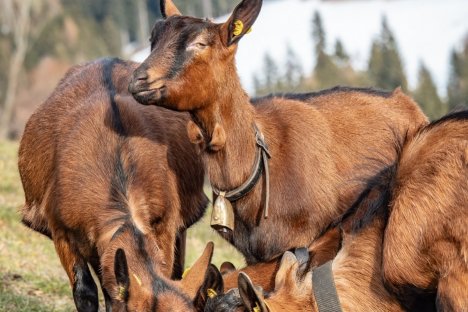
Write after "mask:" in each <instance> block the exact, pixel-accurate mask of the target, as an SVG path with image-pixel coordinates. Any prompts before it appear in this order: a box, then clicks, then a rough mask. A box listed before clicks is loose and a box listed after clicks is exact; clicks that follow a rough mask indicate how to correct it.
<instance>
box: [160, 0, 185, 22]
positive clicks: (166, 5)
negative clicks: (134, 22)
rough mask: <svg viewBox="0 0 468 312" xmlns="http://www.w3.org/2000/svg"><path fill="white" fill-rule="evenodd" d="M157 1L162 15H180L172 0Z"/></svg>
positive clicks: (166, 16) (165, 16)
mask: <svg viewBox="0 0 468 312" xmlns="http://www.w3.org/2000/svg"><path fill="white" fill-rule="evenodd" d="M159 3H160V7H161V14H162V17H164V18H168V17H171V16H174V15H182V14H181V13H180V11H179V9H177V7H176V6H175V4H174V2H172V0H161V1H160V2H159Z"/></svg>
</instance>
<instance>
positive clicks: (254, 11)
mask: <svg viewBox="0 0 468 312" xmlns="http://www.w3.org/2000/svg"><path fill="white" fill-rule="evenodd" d="M261 5H262V1H261V0H255V1H252V0H250V1H248V0H244V1H242V2H241V3H240V4H239V5H238V6H237V7H236V9H235V10H234V12H233V14H232V16H231V18H230V19H229V20H228V21H227V22H226V23H222V24H216V23H213V22H211V21H209V20H206V19H199V18H193V17H188V16H181V15H180V13H179V11H178V10H177V9H176V8H175V6H174V4H173V3H172V1H171V0H161V8H162V14H163V16H164V17H165V19H164V20H162V21H158V22H156V24H155V25H154V27H153V30H152V33H151V39H150V40H151V54H150V56H149V57H148V58H147V59H146V60H145V61H144V62H143V63H142V64H141V65H140V66H139V67H138V68H137V69H136V70H135V72H134V73H133V77H132V81H131V82H130V85H129V91H130V92H131V93H132V94H133V96H134V97H135V99H136V100H137V101H139V102H140V103H142V104H156V105H159V106H164V107H166V108H170V109H174V110H179V111H191V110H197V109H201V108H203V107H204V106H206V105H209V103H212V102H213V101H214V100H213V99H215V98H217V97H219V96H222V94H228V91H229V90H230V89H231V88H230V86H232V85H233V84H235V83H238V81H239V80H238V77H237V74H236V69H235V65H234V55H235V51H236V48H237V42H238V41H239V39H240V38H241V37H242V36H243V35H245V33H247V32H248V30H249V29H250V28H251V26H252V24H253V23H254V21H255V19H256V18H257V16H258V13H259V12H260V8H261Z"/></svg>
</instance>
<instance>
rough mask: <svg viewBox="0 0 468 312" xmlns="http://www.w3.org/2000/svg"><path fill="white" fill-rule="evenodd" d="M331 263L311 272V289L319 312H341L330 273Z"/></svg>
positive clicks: (331, 273)
mask: <svg viewBox="0 0 468 312" xmlns="http://www.w3.org/2000/svg"><path fill="white" fill-rule="evenodd" d="M332 263H333V261H328V262H327V263H325V264H323V265H321V266H319V267H318V268H316V269H315V270H314V271H313V272H312V287H313V289H314V296H315V302H316V303H317V307H318V310H319V312H342V310H341V304H340V299H339V298H338V294H337V292H336V287H335V281H334V279H333V272H332Z"/></svg>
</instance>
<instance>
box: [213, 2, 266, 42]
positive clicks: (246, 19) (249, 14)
mask: <svg viewBox="0 0 468 312" xmlns="http://www.w3.org/2000/svg"><path fill="white" fill-rule="evenodd" d="M262 3H263V0H243V1H242V2H241V3H239V4H238V5H237V7H236V8H235V9H234V12H233V13H232V15H231V17H230V18H229V20H228V21H227V22H226V23H224V24H223V25H222V27H221V32H222V36H221V38H223V39H224V42H225V44H226V46H230V45H232V44H234V43H237V42H238V41H239V40H240V38H242V37H243V36H244V35H245V34H246V33H248V32H249V31H250V29H251V28H252V25H253V23H254V22H255V20H256V19H257V17H258V14H259V13H260V9H261V8H262Z"/></svg>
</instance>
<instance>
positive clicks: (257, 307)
mask: <svg viewBox="0 0 468 312" xmlns="http://www.w3.org/2000/svg"><path fill="white" fill-rule="evenodd" d="M260 311H261V310H260V306H259V305H258V302H256V303H255V307H254V308H253V312H260Z"/></svg>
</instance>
